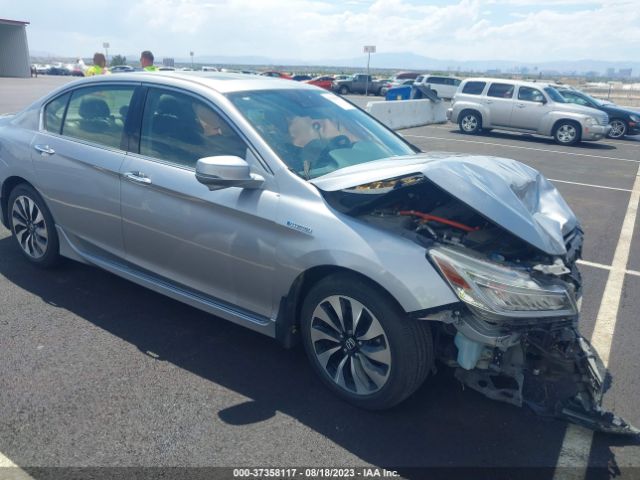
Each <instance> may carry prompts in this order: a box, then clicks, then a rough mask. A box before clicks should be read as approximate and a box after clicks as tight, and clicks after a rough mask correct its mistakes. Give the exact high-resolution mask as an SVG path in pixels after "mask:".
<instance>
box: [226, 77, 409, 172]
mask: <svg viewBox="0 0 640 480" xmlns="http://www.w3.org/2000/svg"><path fill="white" fill-rule="evenodd" d="M227 97H228V98H229V100H231V102H232V103H233V104H234V105H235V106H236V108H237V109H238V110H239V111H240V113H242V115H244V117H245V118H246V119H247V120H248V121H249V123H251V125H252V126H253V127H254V128H255V129H256V130H257V131H258V132H259V133H260V135H261V136H262V138H263V139H264V140H265V141H266V142H267V143H268V144H269V146H270V147H271V148H272V149H273V150H274V151H275V152H276V153H277V154H278V156H279V157H280V158H281V159H282V160H283V161H284V162H285V163H286V164H287V165H288V166H289V168H290V169H291V170H292V171H294V172H296V173H297V174H298V175H300V176H301V177H303V178H305V179H307V180H308V179H311V178H315V177H319V176H321V175H326V174H327V173H331V172H333V171H335V170H338V169H340V168H345V167H350V166H352V165H356V164H359V163H365V162H371V161H373V160H379V159H381V158H389V157H398V156H403V155H411V154H413V153H415V152H414V150H413V149H412V148H411V147H410V146H409V144H407V143H405V142H404V141H402V139H400V138H399V137H397V136H396V135H395V134H394V133H393V132H391V131H389V130H387V129H386V128H385V127H383V126H382V125H380V124H379V123H378V122H376V121H375V120H373V119H372V118H371V117H369V116H368V115H367V114H365V113H364V112H362V111H361V110H359V109H358V108H356V107H355V106H353V105H351V104H350V103H349V102H347V101H345V100H344V99H342V98H340V97H339V96H337V95H334V94H333V93H328V92H322V91H314V90H302V89H299V90H261V91H254V92H252V91H250V92H237V93H230V94H228V95H227Z"/></svg>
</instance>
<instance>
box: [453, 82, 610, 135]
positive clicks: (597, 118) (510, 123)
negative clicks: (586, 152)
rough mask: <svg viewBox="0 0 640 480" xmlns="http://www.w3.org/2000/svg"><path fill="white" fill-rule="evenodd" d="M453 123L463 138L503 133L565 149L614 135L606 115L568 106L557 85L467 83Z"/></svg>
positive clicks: (458, 99) (456, 99) (457, 96)
mask: <svg viewBox="0 0 640 480" xmlns="http://www.w3.org/2000/svg"><path fill="white" fill-rule="evenodd" d="M447 117H448V118H449V120H450V121H452V122H454V123H457V124H458V125H459V127H460V131H461V132H462V133H467V134H477V133H480V132H481V131H482V130H491V129H493V128H497V129H500V130H510V131H515V132H523V133H534V134H538V135H545V136H550V137H553V138H554V139H555V141H556V142H557V143H559V144H561V145H574V144H576V143H578V142H580V141H596V140H600V139H602V138H603V137H605V136H606V135H608V134H609V132H610V131H611V126H610V125H609V117H608V116H607V114H606V113H604V112H602V111H600V110H596V109H595V108H591V107H584V106H582V105H576V104H573V103H568V102H567V101H566V100H565V99H564V97H563V96H562V95H560V93H559V92H558V91H557V90H556V89H555V88H554V87H553V86H552V85H549V84H547V83H537V82H523V81H518V80H505V79H496V78H469V79H466V80H464V81H463V82H462V83H461V84H460V87H459V88H458V92H457V93H456V94H455V96H454V97H453V100H452V103H451V108H449V110H448V111H447Z"/></svg>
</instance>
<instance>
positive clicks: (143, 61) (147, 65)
mask: <svg viewBox="0 0 640 480" xmlns="http://www.w3.org/2000/svg"><path fill="white" fill-rule="evenodd" d="M140 65H142V70H144V71H145V72H157V71H158V67H156V66H155V65H154V64H153V53H151V52H150V51H149V50H145V51H144V52H142V53H141V54H140Z"/></svg>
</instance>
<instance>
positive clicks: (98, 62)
mask: <svg viewBox="0 0 640 480" xmlns="http://www.w3.org/2000/svg"><path fill="white" fill-rule="evenodd" d="M109 73H111V72H110V71H109V69H108V68H107V59H106V58H104V55H103V54H102V53H94V54H93V65H92V66H90V67H89V68H88V69H87V71H86V72H84V74H85V76H86V77H92V76H93V75H107V74H109Z"/></svg>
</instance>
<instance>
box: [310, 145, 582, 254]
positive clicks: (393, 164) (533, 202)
mask: <svg viewBox="0 0 640 480" xmlns="http://www.w3.org/2000/svg"><path fill="white" fill-rule="evenodd" d="M417 173H422V174H423V175H424V176H425V177H426V178H427V179H429V180H430V181H432V182H433V183H435V184H436V185H438V186H439V187H440V188H442V189H443V190H445V191H446V192H448V193H449V194H451V195H452V196H454V197H455V198H457V199H458V200H460V201H461V202H463V203H465V204H467V205H468V206H469V207H470V208H472V209H474V210H476V211H477V212H478V213H480V214H481V215H483V216H484V217H486V218H488V219H489V220H491V221H493V222H494V223H495V224H497V225H499V226H500V227H502V228H504V229H505V230H508V231H509V232H511V233H513V234H514V235H516V236H517V237H519V238H521V239H522V240H524V241H525V242H527V243H529V244H530V245H532V246H534V247H535V248H537V249H539V250H542V251H543V252H546V253H548V254H550V255H564V254H565V253H566V247H565V242H564V236H565V235H566V234H568V233H569V232H571V231H572V230H573V229H574V228H575V227H576V226H577V225H578V221H577V219H576V217H575V215H574V214H573V212H572V211H571V209H570V208H569V206H568V205H567V203H566V202H565V201H564V199H563V198H562V196H561V195H560V193H559V192H558V191H557V190H556V188H555V187H554V186H553V185H552V184H551V183H550V182H549V181H548V180H547V179H546V178H545V177H544V176H542V174H540V173H539V172H538V171H537V170H535V169H533V168H531V167H528V166H526V165H524V164H522V163H520V162H517V161H515V160H510V159H506V158H498V157H487V156H470V155H464V154H451V153H430V154H417V155H412V156H408V157H398V158H395V159H385V160H377V161H374V162H367V163H363V164H360V165H354V166H352V167H347V168H343V169H340V170H336V171H335V172H332V173H330V174H328V175H323V176H322V177H318V178H315V179H312V180H310V181H311V183H313V184H314V185H315V186H317V187H318V188H319V189H321V190H324V191H328V192H332V191H338V190H344V189H351V188H353V187H356V186H359V185H364V184H367V183H371V182H375V181H380V180H385V179H391V178H395V177H401V176H405V175H411V174H417Z"/></svg>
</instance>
